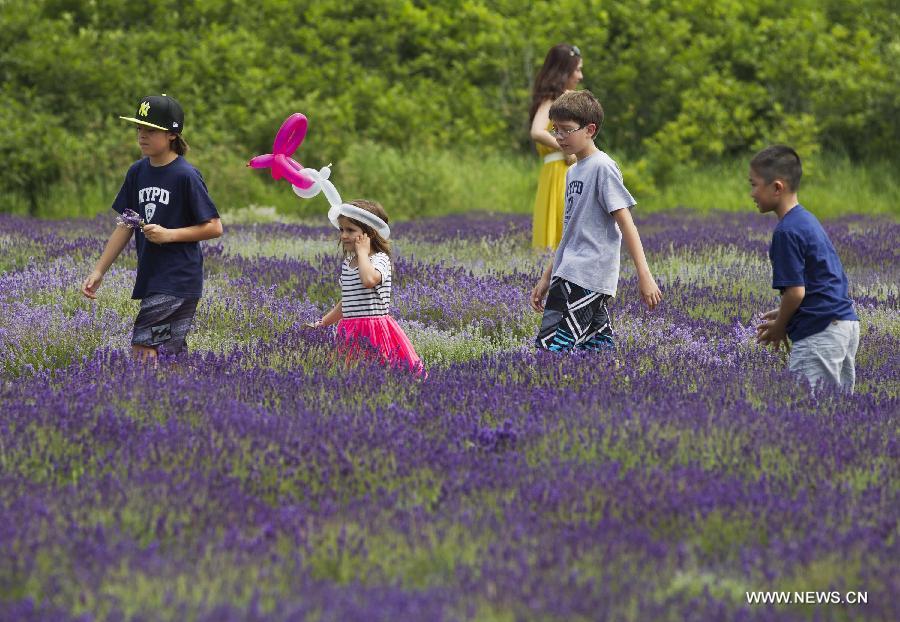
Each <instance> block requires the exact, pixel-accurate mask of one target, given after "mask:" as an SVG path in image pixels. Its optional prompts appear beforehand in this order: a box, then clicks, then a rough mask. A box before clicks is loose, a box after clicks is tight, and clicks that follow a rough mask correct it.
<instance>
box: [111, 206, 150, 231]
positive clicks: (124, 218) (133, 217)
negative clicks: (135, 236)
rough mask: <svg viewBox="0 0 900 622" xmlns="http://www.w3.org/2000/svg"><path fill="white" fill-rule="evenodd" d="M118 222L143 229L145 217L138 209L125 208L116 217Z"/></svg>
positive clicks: (125, 225)
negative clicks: (142, 216)
mask: <svg viewBox="0 0 900 622" xmlns="http://www.w3.org/2000/svg"><path fill="white" fill-rule="evenodd" d="M116 224H117V225H122V226H123V227H128V228H129V229H143V228H144V219H143V218H141V215H140V214H138V213H137V212H136V211H134V210H131V209H125V210H124V211H123V212H122V214H121V215H120V216H117V217H116Z"/></svg>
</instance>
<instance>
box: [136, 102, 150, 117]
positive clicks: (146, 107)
mask: <svg viewBox="0 0 900 622" xmlns="http://www.w3.org/2000/svg"><path fill="white" fill-rule="evenodd" d="M149 113H150V102H141V107H140V108H138V114H139V115H141V116H142V117H146V116H147V115H148V114H149Z"/></svg>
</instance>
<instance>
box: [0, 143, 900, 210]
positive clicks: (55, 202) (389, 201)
mask: <svg viewBox="0 0 900 622" xmlns="http://www.w3.org/2000/svg"><path fill="white" fill-rule="evenodd" d="M253 155H255V154H249V153H248V154H235V153H233V152H231V151H228V150H227V149H224V148H219V147H213V148H210V149H205V150H204V149H197V150H195V151H191V152H190V153H189V154H188V158H189V160H190V161H191V162H192V163H193V164H194V165H195V166H197V168H199V169H200V171H201V172H202V173H203V175H204V177H205V179H206V181H207V184H208V186H209V188H210V194H211V195H212V197H213V200H214V201H215V202H216V204H217V206H218V207H219V210H220V212H221V213H222V214H223V216H224V218H225V220H226V223H228V222H266V221H272V220H293V219H310V218H316V219H319V218H321V217H322V216H324V214H325V212H326V210H327V204H326V202H325V199H324V197H321V196H320V197H316V198H314V199H311V200H303V199H298V198H297V197H296V196H295V195H294V194H293V192H291V189H290V188H289V186H288V184H287V183H286V182H284V181H278V182H276V181H273V180H272V179H271V178H270V176H269V174H268V172H267V171H264V170H263V171H260V170H253V169H249V168H247V166H246V162H247V160H248V159H249V158H250V157H252V156H253ZM297 155H298V157H300V159H301V162H303V164H304V165H308V166H313V167H319V166H321V165H323V164H328V163H327V162H318V161H316V159H315V157H314V154H310V155H308V156H306V154H297ZM611 155H612V156H613V157H614V158H615V159H616V160H617V162H618V163H619V165H620V168H621V169H622V171H623V174H624V176H625V183H626V185H627V186H628V188H629V189H630V190H631V191H632V194H634V196H635V198H636V199H637V201H638V205H639V207H640V209H641V210H642V211H647V212H655V211H659V210H664V209H669V208H673V207H679V206H683V207H690V208H694V209H699V210H709V209H724V210H731V211H742V210H748V211H752V210H753V209H754V206H753V204H752V202H751V200H750V197H749V185H748V183H747V166H748V162H749V159H750V154H748V155H747V157H746V158H743V159H738V160H730V161H722V162H717V163H711V164H705V165H697V166H691V165H685V166H683V167H681V168H680V169H679V170H676V171H675V172H674V173H673V175H672V179H674V180H675V181H674V182H672V183H670V184H668V185H664V186H659V185H656V184H655V183H654V179H653V177H652V175H651V174H650V172H649V169H650V168H651V167H649V166H648V165H647V162H646V160H640V159H629V158H626V157H624V156H623V154H621V153H616V152H611ZM135 157H136V155H135ZM126 166H127V165H126V164H125V163H123V166H122V169H121V170H120V171H110V173H109V176H108V177H106V178H96V179H79V180H63V181H60V182H57V183H55V184H50V185H48V187H47V190H46V191H45V193H44V195H43V196H42V197H41V199H40V203H39V205H38V213H37V214H35V215H37V216H41V217H45V218H64V217H93V216H95V215H97V214H99V213H103V212H104V211H105V210H107V209H108V207H109V205H110V204H111V203H112V200H113V198H114V197H115V194H116V192H117V191H118V189H119V185H120V184H121V178H122V177H123V176H124V174H125V170H126ZM804 168H805V175H804V179H803V186H802V188H801V192H800V197H801V201H802V202H803V203H804V204H805V205H806V206H807V207H809V208H810V209H811V210H812V211H813V212H814V213H815V214H817V215H818V216H820V217H822V218H835V217H838V216H842V215H845V214H848V213H862V214H880V215H890V216H893V217H895V218H896V217H900V176H898V174H897V173H896V170H897V167H896V165H895V164H894V163H891V162H872V163H866V164H860V163H854V162H851V161H850V160H849V159H848V158H846V157H843V156H839V155H834V154H825V155H817V156H814V157H811V158H809V159H807V160H806V161H805V162H804ZM539 170H540V162H539V161H538V158H537V156H536V155H532V154H527V153H526V154H522V153H499V152H496V151H491V150H476V149H472V150H470V151H452V150H432V149H428V148H424V147H423V148H416V149H412V150H404V149H398V148H393V147H386V146H383V145H378V144H375V143H370V142H360V143H357V144H355V145H353V146H352V147H351V148H350V149H349V150H348V151H347V153H346V154H345V155H344V157H342V158H341V159H340V160H337V161H335V162H334V163H333V166H332V176H331V180H332V181H333V182H334V183H335V185H336V186H337V188H338V191H339V192H340V193H341V197H342V198H343V199H344V200H351V199H354V198H369V199H375V200H378V201H380V202H381V203H382V204H383V205H384V206H385V208H386V209H387V211H388V213H389V214H390V216H391V218H393V219H397V220H404V219H411V218H420V217H426V216H440V215H444V214H452V213H459V212H467V211H473V210H480V211H491V212H501V213H521V214H528V213H531V210H532V206H533V201H534V193H535V189H536V186H537V178H538V172H539ZM0 211H3V212H12V213H27V202H26V201H25V200H23V199H22V198H21V197H16V196H8V197H5V198H4V200H3V202H2V204H0Z"/></svg>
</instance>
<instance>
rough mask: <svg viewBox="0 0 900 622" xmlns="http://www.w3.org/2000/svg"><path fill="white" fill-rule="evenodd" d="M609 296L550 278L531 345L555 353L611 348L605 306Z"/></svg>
mask: <svg viewBox="0 0 900 622" xmlns="http://www.w3.org/2000/svg"><path fill="white" fill-rule="evenodd" d="M610 298H611V296H609V295H608V294H601V293H598V292H593V291H591V290H589V289H585V288H583V287H581V286H580V285H575V284H574V283H571V282H569V281H566V280H565V279H561V278H559V277H554V278H553V280H551V281H550V291H549V293H548V294H547V303H546V304H545V305H544V316H543V318H541V328H540V330H539V331H538V336H537V339H536V340H535V345H536V346H537V347H538V348H542V349H545V350H552V351H555V352H558V351H563V350H606V349H609V348H612V347H613V332H612V324H611V320H610V317H609V309H607V306H606V303H607V302H609V299H610Z"/></svg>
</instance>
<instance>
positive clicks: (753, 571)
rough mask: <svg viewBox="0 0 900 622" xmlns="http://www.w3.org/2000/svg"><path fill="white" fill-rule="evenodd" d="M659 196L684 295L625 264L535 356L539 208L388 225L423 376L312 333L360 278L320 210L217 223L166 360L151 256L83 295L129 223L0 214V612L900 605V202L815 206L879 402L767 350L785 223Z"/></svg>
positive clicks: (767, 614) (399, 612)
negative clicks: (311, 214) (113, 238)
mask: <svg viewBox="0 0 900 622" xmlns="http://www.w3.org/2000/svg"><path fill="white" fill-rule="evenodd" d="M637 216H638V226H639V228H640V230H641V234H642V237H643V239H644V245H645V248H646V250H647V252H648V259H649V263H650V266H651V268H652V269H653V271H654V273H655V274H656V276H657V278H658V281H659V282H660V285H661V287H662V290H663V294H664V301H663V304H662V305H661V306H660V307H659V308H658V309H657V310H656V311H655V312H653V313H649V312H647V311H646V310H645V309H644V308H642V307H641V305H640V304H639V301H638V298H637V293H636V279H635V278H634V276H633V274H632V273H631V272H629V269H630V268H631V263H630V261H629V260H627V259H625V260H624V261H623V264H622V265H623V268H624V272H623V275H622V276H623V278H622V282H621V289H620V295H619V297H618V298H617V299H616V300H615V302H614V304H613V305H612V306H611V312H612V314H613V319H614V322H615V324H614V326H615V329H616V333H617V334H616V338H617V347H616V349H615V350H614V351H612V352H607V353H591V354H575V355H554V354H549V353H544V352H540V353H539V352H535V350H534V348H533V346H532V340H533V337H534V335H535V333H536V331H537V326H538V323H539V319H540V318H539V316H538V315H536V314H534V313H533V312H532V311H530V310H529V309H528V305H527V295H528V293H529V292H530V289H531V287H532V286H533V285H534V282H535V280H536V278H537V276H538V273H539V270H540V266H542V265H543V262H544V259H543V258H542V257H540V256H538V255H536V254H534V253H533V252H532V251H531V250H530V249H529V248H528V243H529V239H530V220H529V218H528V217H523V216H508V215H507V216H502V217H501V216H487V215H469V216H455V217H445V218H439V219H435V220H423V221H418V222H414V223H400V224H398V225H396V227H395V228H394V237H395V239H396V244H397V258H396V261H395V271H396V275H395V280H394V316H395V317H396V318H397V319H398V321H399V322H400V323H401V325H402V326H403V327H404V329H405V330H406V331H407V334H408V335H409V337H410V339H411V340H412V342H413V343H414V345H415V346H416V349H417V351H418V352H419V354H420V355H421V356H422V358H423V359H424V360H425V362H426V364H427V366H428V368H429V376H428V378H427V379H425V380H419V379H416V378H415V377H412V376H411V375H409V374H406V373H403V372H400V371H394V370H385V369H383V368H381V367H380V366H378V365H377V364H368V363H363V364H360V365H359V366H357V367H354V368H350V369H347V368H345V367H344V366H343V365H342V363H341V362H340V360H337V359H336V358H335V357H334V356H333V354H332V350H331V340H332V335H331V333H330V332H327V331H325V330H322V331H318V332H317V331H312V330H309V329H304V328H303V323H304V322H306V321H309V320H312V319H315V318H317V317H319V316H320V315H321V313H322V312H323V311H324V310H325V309H326V308H328V306H329V305H330V304H333V302H334V301H335V300H336V299H337V297H338V295H339V285H338V271H339V262H340V257H339V255H338V248H337V245H336V242H335V236H334V230H333V229H332V228H331V227H330V226H327V222H325V220H324V218H323V224H322V226H321V227H310V226H303V225H294V224H265V225H263V224H261V225H235V226H230V227H226V233H225V236H224V237H223V238H221V239H220V240H217V241H215V242H213V243H206V244H205V254H206V264H205V266H206V271H207V281H206V293H205V297H204V299H203V300H202V302H201V305H200V308H199V310H198V314H197V318H196V321H195V328H194V332H193V333H192V335H191V337H190V338H189V342H190V346H191V353H190V354H189V355H187V356H186V357H184V358H183V359H181V360H179V361H177V362H171V361H170V362H166V363H164V364H162V365H160V366H159V368H157V369H153V368H149V367H145V366H140V365H136V364H134V363H133V362H132V361H131V360H130V358H129V356H128V348H129V346H128V343H129V342H128V339H129V331H130V327H131V323H132V321H133V319H134V316H135V314H136V311H137V302H135V301H132V300H130V293H131V286H132V283H133V280H134V268H135V259H134V255H133V252H130V253H128V254H127V257H123V259H121V260H120V261H119V262H118V263H117V264H116V265H115V266H114V267H113V268H112V269H111V270H110V272H109V273H108V275H107V277H106V279H105V282H104V285H103V287H102V288H101V289H100V294H99V298H98V300H97V301H96V302H91V301H89V300H87V299H85V298H83V297H82V295H81V294H80V292H79V290H78V288H79V285H80V283H81V281H82V280H83V278H84V277H85V275H86V274H87V272H88V271H89V269H90V267H91V266H92V265H93V262H94V261H95V260H96V258H97V256H98V255H99V253H100V251H101V250H102V246H103V244H104V242H105V240H106V237H107V236H108V234H109V231H110V229H111V227H112V225H113V219H112V217H111V215H110V214H104V215H102V216H101V217H98V218H97V219H95V220H90V221H88V220H82V221H53V222H51V221H36V220H29V219H24V218H18V217H11V216H5V215H0V274H2V276H0V620H17V621H19V620H22V621H27V620H34V621H37V620H209V621H217V622H218V621H227V620H322V621H330V620H341V621H344V620H346V621H355V620H360V621H362V620H365V621H378V620H384V621H395V620H425V621H439V620H486V621H497V622H501V621H502V622H507V621H508V622H513V621H519V620H541V621H543V620H551V621H566V622H568V621H587V620H625V621H631V620H633V621H644V620H672V621H681V620H697V621H707V620H748V621H752V620H896V619H900V599H898V598H897V594H900V568H898V562H897V560H898V559H900V539H898V518H900V512H898V508H900V494H898V482H900V477H898V476H900V439H898V426H897V413H898V411H900V361H898V352H900V291H898V282H900V261H898V259H900V257H898V240H900V225H898V224H897V223H896V222H895V221H893V220H888V219H874V218H867V217H862V216H851V217H844V218H841V219H838V220H831V221H827V222H826V229H827V230H828V232H829V234H830V235H831V237H832V240H833V241H834V243H835V245H836V247H837V249H838V253H839V254H840V256H841V258H842V260H843V262H844V265H845V267H846V269H847V272H848V275H849V277H850V282H851V293H852V295H853V296H854V298H855V300H856V302H857V310H858V313H859V315H860V318H861V326H862V339H861V344H860V350H859V355H858V359H857V374H858V380H857V392H856V394H855V395H853V396H851V397H844V396H839V395H837V394H834V393H829V392H827V391H826V392H823V393H821V394H819V395H817V396H812V395H811V394H810V392H809V390H808V388H807V387H806V386H804V385H803V384H799V383H798V382H796V381H795V380H794V379H793V378H792V377H791V376H790V375H789V374H788V373H787V372H786V371H785V369H784V360H783V355H782V354H780V353H775V352H772V351H771V350H763V349H761V348H760V347H759V346H757V345H756V344H755V343H754V342H753V335H754V330H753V325H754V316H755V315H756V314H757V313H758V312H760V311H763V310H766V309H768V308H771V307H772V306H774V304H775V302H776V293H775V292H774V291H773V290H772V289H771V288H770V278H771V274H770V269H769V264H768V259H767V256H766V250H767V248H768V241H769V238H770V234H771V229H772V228H773V227H774V224H775V220H774V218H771V219H770V218H766V217H762V216H759V215H758V214H756V213H754V212H753V211H752V210H749V213H747V214H733V213H731V214H729V213H715V212H714V213H711V214H707V215H700V214H696V213H693V212H688V211H683V212H677V211H675V212H666V213H660V214H651V215H644V216H640V215H639V214H638V215H637ZM226 220H227V219H226ZM762 590H780V591H807V590H815V591H822V592H825V591H832V590H834V591H837V592H840V593H841V594H844V593H846V592H854V593H855V592H864V593H865V594H866V596H867V602H866V603H864V604H846V603H845V604H820V605H810V604H786V605H762V604H749V603H748V599H747V592H749V591H762Z"/></svg>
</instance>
